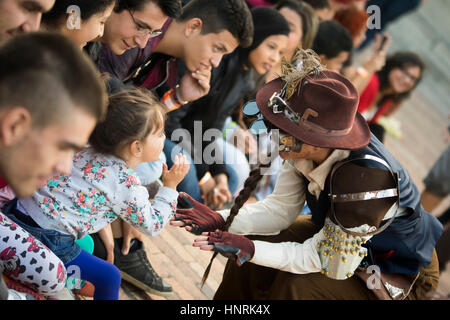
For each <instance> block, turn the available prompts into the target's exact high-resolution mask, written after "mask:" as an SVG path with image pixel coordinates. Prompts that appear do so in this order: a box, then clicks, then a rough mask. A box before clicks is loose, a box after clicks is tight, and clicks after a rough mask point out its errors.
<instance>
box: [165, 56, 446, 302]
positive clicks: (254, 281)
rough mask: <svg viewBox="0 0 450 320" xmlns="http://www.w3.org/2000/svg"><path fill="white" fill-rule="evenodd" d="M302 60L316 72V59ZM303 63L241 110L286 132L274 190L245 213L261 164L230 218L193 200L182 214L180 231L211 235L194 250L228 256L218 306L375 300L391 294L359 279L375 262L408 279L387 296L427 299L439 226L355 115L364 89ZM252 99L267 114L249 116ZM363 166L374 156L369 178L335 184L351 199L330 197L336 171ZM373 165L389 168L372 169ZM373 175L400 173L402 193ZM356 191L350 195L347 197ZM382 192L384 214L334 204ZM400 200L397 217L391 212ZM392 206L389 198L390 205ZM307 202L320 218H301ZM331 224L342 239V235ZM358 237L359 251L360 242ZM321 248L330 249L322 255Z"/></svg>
mask: <svg viewBox="0 0 450 320" xmlns="http://www.w3.org/2000/svg"><path fill="white" fill-rule="evenodd" d="M302 59H303V65H304V66H305V68H307V67H308V66H309V65H310V61H307V60H306V59H308V57H307V56H305V55H304V56H303V57H302ZM299 65H300V67H299V69H300V70H297V68H296V67H294V66H291V68H289V69H288V70H291V71H288V73H287V74H286V73H285V74H283V76H282V78H279V79H275V80H274V81H272V82H269V83H268V84H266V85H265V86H264V87H263V88H262V89H261V90H259V91H258V94H257V97H256V103H255V102H250V103H249V104H248V105H247V106H244V113H246V114H253V115H254V116H257V118H258V119H257V120H256V121H255V122H253V124H252V126H256V127H258V126H259V127H261V126H262V123H263V124H264V125H265V126H266V127H268V128H272V129H279V130H280V137H281V138H280V150H281V151H280V156H281V158H282V159H284V160H286V161H285V162H284V164H283V167H282V170H281V173H280V176H279V178H278V180H277V184H276V186H275V189H274V192H273V193H272V194H271V195H269V196H268V197H267V198H266V199H264V200H262V201H260V202H257V203H253V204H247V205H244V206H243V204H244V203H245V202H246V201H247V199H248V196H249V195H250V194H251V191H252V190H254V188H255V186H256V184H257V183H258V181H259V180H260V177H261V171H260V170H261V168H257V169H255V170H254V171H253V172H252V173H251V174H250V177H249V179H248V180H247V181H246V184H245V187H244V190H243V191H242V192H241V194H240V195H239V196H238V198H237V199H236V201H235V204H234V206H233V207H232V208H231V210H227V211H220V212H219V213H215V212H214V211H212V210H210V209H208V208H207V207H204V206H201V205H200V204H198V203H196V202H195V201H192V202H193V208H191V209H181V210H178V211H177V215H176V216H177V217H176V220H175V221H173V222H172V224H173V225H177V226H184V227H185V228H186V229H187V230H188V231H191V232H194V233H197V234H199V233H201V232H204V231H210V232H204V233H203V234H202V235H203V237H201V238H198V239H196V240H195V242H194V246H197V247H200V249H202V250H214V251H216V252H219V253H221V254H223V255H225V256H227V257H229V258H231V259H230V261H229V262H228V264H227V267H226V269H225V273H224V278H223V281H222V283H221V285H220V286H219V289H218V291H217V292H216V295H215V297H214V298H215V299H376V298H380V296H383V295H381V294H380V293H381V292H380V291H373V290H370V289H368V287H367V286H366V283H365V282H364V281H362V280H361V279H360V277H355V276H353V274H354V273H355V274H356V273H357V271H358V270H357V268H358V267H364V266H365V267H367V266H371V265H373V266H376V267H378V268H379V270H381V273H382V274H385V275H390V276H391V275H393V274H401V277H398V278H396V279H395V282H393V281H391V280H390V282H391V283H395V286H394V289H393V290H391V291H390V292H388V290H387V288H386V287H387V286H386V285H385V284H384V282H383V284H384V286H382V287H381V288H386V290H384V289H383V290H382V291H383V293H385V294H384V296H383V297H382V298H383V299H385V298H386V299H394V298H395V299H399V298H401V299H404V298H408V299H414V298H419V299H420V298H425V295H426V293H427V291H429V290H430V288H435V287H436V286H437V282H438V277H439V273H438V268H437V259H436V253H435V251H434V246H435V244H436V241H437V239H438V238H439V237H440V235H441V233H442V225H441V224H440V223H439V222H438V221H437V219H435V218H434V217H432V216H431V215H430V214H429V213H427V212H425V211H424V210H423V208H422V207H421V205H420V195H419V193H418V190H417V188H416V187H415V185H414V184H413V183H412V181H411V179H410V177H409V175H408V173H407V172H406V170H404V169H403V167H402V166H401V165H400V164H399V163H398V162H397V161H396V160H395V159H394V158H393V157H392V155H391V154H390V153H389V152H388V151H387V149H386V148H385V147H384V146H383V145H382V144H381V143H380V142H379V141H378V140H377V139H376V138H375V137H374V136H371V134H370V131H369V129H368V127H367V125H366V124H365V121H364V118H363V117H362V116H361V115H360V114H359V113H357V104H358V93H357V90H356V89H355V87H354V86H353V85H352V84H351V83H350V82H349V81H348V80H347V79H346V78H344V77H342V76H341V75H339V74H338V73H336V72H332V71H328V70H324V71H320V66H318V67H317V70H316V71H315V72H309V70H307V72H302V69H301V68H302V67H301V64H297V67H298V66H299ZM310 71H313V70H310ZM282 79H286V81H285V80H282ZM251 103H253V104H256V106H257V108H258V110H259V112H260V113H259V114H258V112H253V113H252V112H251V110H250V109H252V106H251V105H250V104H251ZM246 109H247V110H246ZM249 110H250V112H249ZM258 110H257V111H258ZM246 111H247V112H246ZM258 122H259V123H258ZM261 122H262V123H261ZM359 158H363V159H365V160H364V161H363V162H362V164H360V166H361V170H368V171H367V172H366V171H361V172H358V173H357V174H354V175H353V176H352V175H349V174H347V176H341V177H340V178H338V179H337V181H338V182H339V181H340V182H343V187H342V186H341V189H342V190H344V191H343V192H342V194H341V195H339V194H334V195H333V197H337V198H334V200H333V198H332V197H330V194H331V187H332V186H331V183H330V180H331V179H332V177H333V175H332V173H333V172H334V171H333V170H336V168H337V166H339V165H340V164H341V163H342V161H353V160H355V159H359ZM367 158H370V159H378V160H377V161H378V163H383V165H378V166H375V167H374V166H373V164H371V163H369V162H370V161H369V162H368V161H367ZM375 168H383V170H384V172H392V177H394V179H391V182H392V181H394V180H395V185H397V184H398V187H396V188H394V187H393V186H390V187H389V186H388V185H383V184H380V185H377V184H374V182H379V181H376V180H373V179H372V178H371V179H367V176H369V175H372V174H373V172H374V171H375ZM386 168H387V169H386ZM366 175H367V176H366ZM364 181H367V182H369V183H368V184H367V183H363V182H364ZM341 184H342V183H341ZM348 186H353V189H348V190H347V189H346V188H348ZM359 193H362V194H363V196H361V195H359ZM374 195H375V198H376V200H371V201H381V203H382V204H383V206H375V205H374V204H373V203H372V204H370V206H369V207H368V206H367V205H368V203H369V202H368V201H359V202H361V203H363V205H362V206H361V207H359V205H358V204H357V203H355V204H354V203H353V202H348V203H347V204H346V206H344V208H345V210H344V211H345V213H346V214H344V215H343V216H342V215H341V214H342V209H343V207H342V206H341V204H337V205H336V206H335V205H333V203H334V202H333V201H337V200H336V199H339V197H341V198H342V199H348V198H350V200H352V197H354V196H358V197H360V196H361V197H362V198H361V200H365V197H369V198H370V197H373V196H374ZM370 199H373V198H370ZM395 199H398V200H399V201H398V206H399V207H400V208H399V210H395V209H396V207H394V208H395V209H394V210H389V208H391V207H393V203H392V201H393V200H395ZM387 200H389V201H391V202H386V203H384V202H383V201H387ZM305 202H306V203H307V204H308V206H309V208H310V209H311V212H312V214H311V215H308V216H299V215H300V212H301V210H302V208H303V205H304V204H305ZM378 203H379V202H378ZM241 207H242V208H241ZM334 207H335V208H336V209H338V208H340V210H336V211H335V213H334V214H337V216H340V218H339V220H342V221H344V220H345V226H344V225H343V224H341V223H339V222H338V220H337V219H336V217H335V216H334V215H333V210H332V209H333V208H334ZM367 208H369V209H367ZM394 215H395V216H394ZM393 216H394V218H392V217H393ZM400 216H401V219H399V217H400ZM391 218H392V219H391ZM328 228H331V229H332V230H334V231H335V232H336V236H337V235H342V237H343V240H344V241H340V239H337V240H336V239H334V238H335V237H336V236H334V235H332V234H331V235H330V232H329V229H328ZM217 229H218V230H224V231H218V230H217ZM216 230H217V231H216ZM211 231H212V232H211ZM242 235H246V236H242ZM352 237H353V238H352ZM355 237H359V238H355ZM333 239H334V240H333ZM334 241H335V242H334ZM347 241H348V242H349V245H350V244H351V247H350V248H347V247H346V243H347ZM354 241H356V242H357V241H359V243H357V244H355V245H353V242H354ZM328 242H329V243H328ZM340 242H343V243H345V245H344V244H340ZM324 244H326V245H327V246H329V248H328V249H325V250H324ZM340 246H343V247H342V248H340ZM346 250H347V251H348V250H350V251H349V252H347V251H346ZM325 252H326V253H325ZM332 256H335V258H334V259H335V260H333V261H337V260H336V259H338V260H339V259H340V260H339V261H342V262H343V263H344V264H342V265H335V264H334V262H332V261H331V260H329V258H331V257H332ZM358 257H359V258H358ZM233 260H234V261H233ZM246 262H247V263H246ZM248 262H250V263H248ZM360 263H361V264H360ZM344 270H345V271H346V272H345V273H343V271H344ZM362 277H363V276H362ZM338 280H340V281H338ZM402 281H403V282H402ZM400 282H401V283H402V284H400ZM419 284H420V285H419ZM427 286H428V287H427ZM389 288H390V289H392V288H393V287H392V286H391V287H389ZM376 289H377V288H376ZM402 290H403V291H402Z"/></svg>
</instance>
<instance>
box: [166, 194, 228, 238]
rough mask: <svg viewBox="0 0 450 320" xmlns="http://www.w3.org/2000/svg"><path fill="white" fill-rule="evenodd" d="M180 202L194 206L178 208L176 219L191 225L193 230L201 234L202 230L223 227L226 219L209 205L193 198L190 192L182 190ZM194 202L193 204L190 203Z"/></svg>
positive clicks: (179, 197) (179, 196)
mask: <svg viewBox="0 0 450 320" xmlns="http://www.w3.org/2000/svg"><path fill="white" fill-rule="evenodd" d="M178 202H179V203H180V204H181V203H182V204H183V206H185V207H186V206H189V207H192V209H177V212H176V213H175V221H183V222H184V223H185V225H187V226H191V227H192V230H191V232H192V233H194V234H196V235H200V234H201V233H202V232H205V231H211V230H217V229H222V228H223V227H224V225H225V220H223V218H222V216H221V215H220V214H219V213H217V212H216V211H213V210H211V209H210V208H209V207H208V206H205V205H204V204H201V203H200V202H198V201H195V200H194V199H192V198H191V197H190V196H189V195H188V194H186V193H184V192H180V193H179V195H178ZM189 202H191V203H192V206H191V205H190V203H189Z"/></svg>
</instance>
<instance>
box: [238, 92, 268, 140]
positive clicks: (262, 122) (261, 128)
mask: <svg viewBox="0 0 450 320" xmlns="http://www.w3.org/2000/svg"><path fill="white" fill-rule="evenodd" d="M242 112H243V113H244V115H245V116H246V117H248V118H254V117H256V119H254V120H253V121H251V123H250V125H249V127H248V129H249V131H250V132H251V133H252V134H254V135H260V134H267V133H269V132H270V130H272V129H273V128H275V127H274V126H273V125H272V124H271V123H270V122H269V121H267V120H266V119H265V118H264V117H263V115H262V114H261V111H259V108H258V105H257V104H256V101H255V100H252V101H249V102H247V103H246V104H245V105H244V107H243V108H242Z"/></svg>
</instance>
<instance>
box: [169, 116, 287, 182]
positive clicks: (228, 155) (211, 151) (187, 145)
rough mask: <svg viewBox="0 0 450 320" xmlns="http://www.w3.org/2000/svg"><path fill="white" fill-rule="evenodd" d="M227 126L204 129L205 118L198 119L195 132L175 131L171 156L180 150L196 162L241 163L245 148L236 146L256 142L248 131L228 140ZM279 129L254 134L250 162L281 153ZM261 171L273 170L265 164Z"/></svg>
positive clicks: (271, 158) (270, 159) (268, 160)
mask: <svg viewBox="0 0 450 320" xmlns="http://www.w3.org/2000/svg"><path fill="white" fill-rule="evenodd" d="M228 134H229V132H228V131H227V130H226V131H225V132H222V131H220V130H218V129H207V130H205V131H203V128H202V121H194V130H193V135H192V134H191V132H190V131H188V130H186V129H182V128H180V129H176V130H174V131H173V133H172V135H171V137H170V140H171V141H173V142H174V143H175V144H176V146H175V147H174V148H173V149H172V151H171V154H170V157H171V159H172V160H173V159H175V156H176V155H177V154H179V153H182V154H185V155H188V156H189V157H190V158H191V159H190V161H191V162H193V163H194V164H207V165H212V164H239V163H240V162H239V161H240V159H242V151H240V150H239V149H238V148H236V147H234V148H233V147H230V145H234V146H238V145H241V146H245V145H246V144H247V145H249V144H250V143H252V142H251V141H250V137H249V136H248V135H247V136H245V135H234V136H233V141H225V140H224V138H223V137H226V136H228ZM279 135H280V134H279V130H278V129H273V130H271V132H270V134H267V133H266V132H260V134H258V135H255V136H254V138H253V139H254V143H256V152H255V151H253V152H250V153H249V154H248V155H247V163H248V164H250V165H258V164H264V165H268V164H270V163H272V162H273V161H274V160H275V158H276V157H277V156H278V155H279ZM261 174H271V173H270V172H269V168H262V169H261Z"/></svg>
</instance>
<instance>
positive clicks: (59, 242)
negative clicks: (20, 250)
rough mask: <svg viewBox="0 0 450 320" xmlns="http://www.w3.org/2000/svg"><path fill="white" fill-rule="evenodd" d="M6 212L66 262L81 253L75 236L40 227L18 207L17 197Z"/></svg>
mask: <svg viewBox="0 0 450 320" xmlns="http://www.w3.org/2000/svg"><path fill="white" fill-rule="evenodd" d="M5 214H6V215H7V216H8V218H10V219H11V220H12V221H14V222H15V223H16V224H18V225H19V226H21V227H22V228H23V229H25V230H26V231H28V232H29V233H30V234H31V235H32V236H34V237H35V238H36V239H38V240H39V241H41V242H42V243H43V244H45V245H46V246H47V247H48V248H49V249H50V250H51V251H52V252H53V253H54V254H55V255H56V256H57V257H58V258H59V259H61V261H62V262H63V263H64V264H67V263H69V262H70V261H73V260H74V259H75V258H76V257H78V255H79V254H80V253H81V248H80V246H79V245H77V244H76V243H75V237H73V236H71V235H68V234H63V233H61V232H58V231H56V230H48V229H43V228H41V227H39V226H38V225H37V224H36V223H35V222H34V221H33V220H32V219H31V217H29V216H27V215H24V214H23V213H22V212H21V211H19V210H18V209H17V199H14V200H13V201H12V202H11V203H10V204H8V206H7V207H6V210H5Z"/></svg>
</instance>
